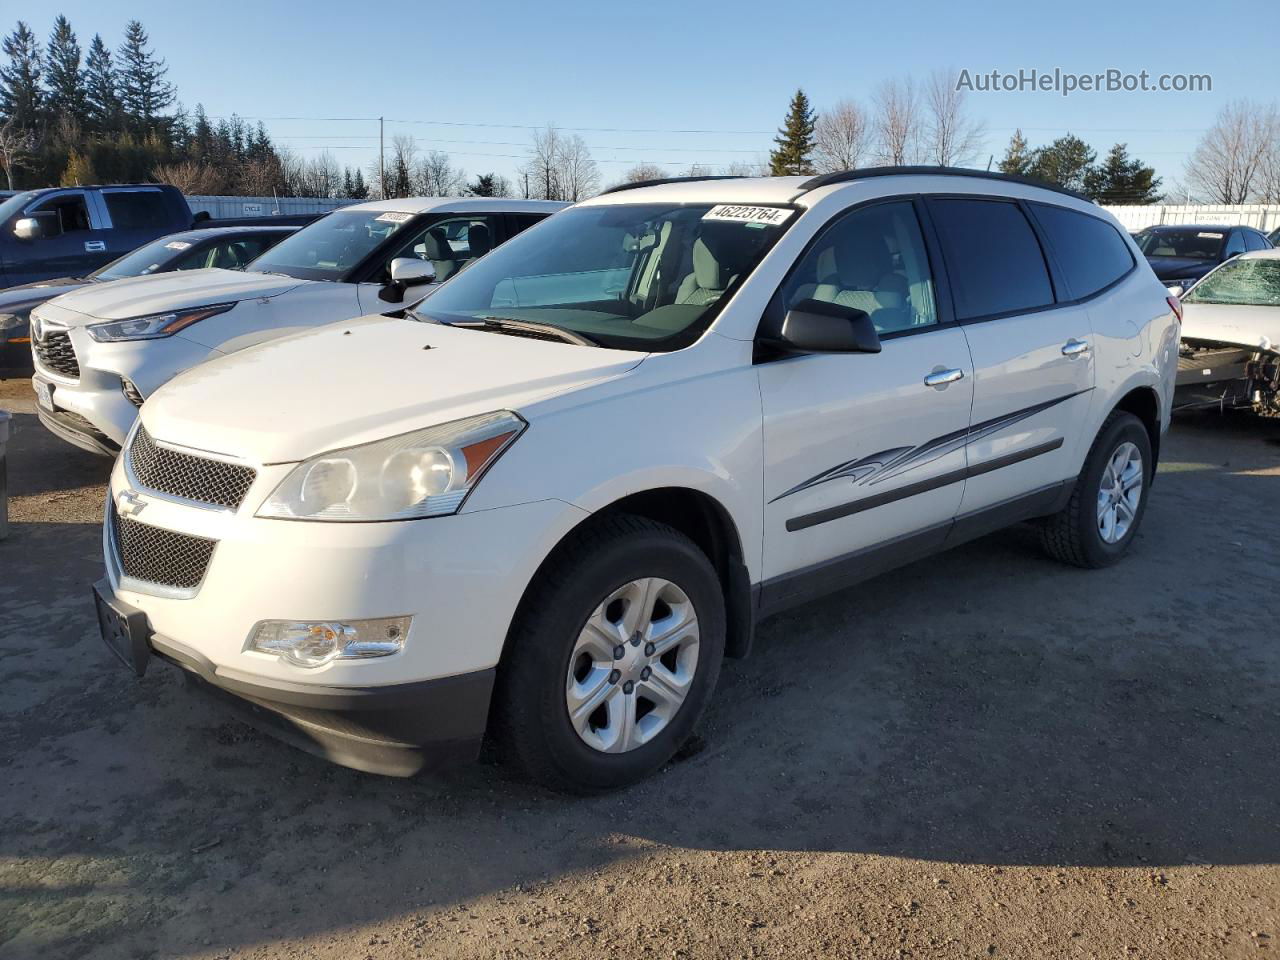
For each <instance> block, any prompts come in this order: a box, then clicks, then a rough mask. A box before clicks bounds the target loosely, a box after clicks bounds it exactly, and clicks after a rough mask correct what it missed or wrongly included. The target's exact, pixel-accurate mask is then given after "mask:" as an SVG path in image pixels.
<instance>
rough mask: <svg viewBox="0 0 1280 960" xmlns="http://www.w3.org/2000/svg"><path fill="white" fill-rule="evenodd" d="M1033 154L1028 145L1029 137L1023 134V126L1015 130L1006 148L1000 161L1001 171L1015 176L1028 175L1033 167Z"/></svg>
mask: <svg viewBox="0 0 1280 960" xmlns="http://www.w3.org/2000/svg"><path fill="white" fill-rule="evenodd" d="M1032 158H1033V154H1032V152H1031V149H1030V147H1028V146H1027V138H1026V137H1024V136H1023V135H1022V128H1021V127H1019V128H1018V129H1017V130H1015V131H1013V136H1012V137H1010V138H1009V146H1008V147H1007V148H1005V151H1004V159H1003V160H1001V161H1000V172H1001V173H1008V174H1012V175H1013V176H1017V177H1023V176H1026V174H1027V171H1028V170H1030V169H1031V161H1032Z"/></svg>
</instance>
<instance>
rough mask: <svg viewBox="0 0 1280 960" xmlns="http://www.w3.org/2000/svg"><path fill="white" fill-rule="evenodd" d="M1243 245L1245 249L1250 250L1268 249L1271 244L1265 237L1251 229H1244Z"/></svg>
mask: <svg viewBox="0 0 1280 960" xmlns="http://www.w3.org/2000/svg"><path fill="white" fill-rule="evenodd" d="M1244 245H1245V249H1247V250H1250V251H1252V250H1268V249H1270V248H1271V244H1269V243H1268V242H1267V238H1266V237H1264V236H1263V235H1262V234H1260V233H1257V232H1255V231H1253V230H1246V231H1245V232H1244Z"/></svg>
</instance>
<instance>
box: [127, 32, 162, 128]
mask: <svg viewBox="0 0 1280 960" xmlns="http://www.w3.org/2000/svg"><path fill="white" fill-rule="evenodd" d="M149 43H150V39H149V38H148V37H147V31H145V30H144V29H142V24H141V23H139V22H138V21H137V20H130V21H129V23H128V25H127V26H125V28H124V43H123V44H121V46H120V54H119V56H120V102H121V104H122V105H123V107H124V112H125V115H126V116H127V117H128V118H129V120H130V121H131V122H132V123H133V124H134V125H135V126H136V127H138V128H140V129H142V130H153V129H155V128H156V126H157V125H158V123H157V121H159V120H160V117H161V111H163V110H164V108H165V107H167V106H169V105H170V104H171V103H173V99H174V91H173V84H171V83H169V82H168V81H167V80H165V75H166V74H167V73H168V72H169V68H168V67H166V66H165V63H164V60H162V59H161V58H159V57H157V56H156V55H155V54H154V53H152V52H151V50H150V49H148V44H149Z"/></svg>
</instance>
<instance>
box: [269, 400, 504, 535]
mask: <svg viewBox="0 0 1280 960" xmlns="http://www.w3.org/2000/svg"><path fill="white" fill-rule="evenodd" d="M525 426H526V424H525V422H524V420H522V419H521V418H520V417H519V416H517V415H516V414H514V413H512V412H510V411H509V410H500V411H497V412H496V413H485V414H481V415H480V416H477V417H468V418H467V419H465V420H455V421H454V422H452V423H445V424H441V425H440V426H438V427H428V428H427V429H425V430H415V431H413V432H412V433H405V434H401V435H400V436H398V437H389V438H388V439H386V440H376V441H374V442H373V443H366V444H362V445H360V446H358V447H347V448H346V449H345V450H332V451H330V452H329V453H322V454H320V455H319V456H318V457H312V458H311V459H310V460H304V461H303V462H302V463H300V464H298V465H297V466H296V467H294V468H293V471H292V472H291V473H290V474H289V475H288V476H287V477H285V478H284V480H283V482H281V484H280V486H278V487H276V489H275V492H274V493H272V494H271V496H270V497H268V498H267V500H266V502H265V503H264V504H263V505H262V507H261V508H260V509H259V510H258V516H260V517H274V518H276V519H281V520H340V521H360V520H366V521H367V520H416V519H418V518H419V517H438V516H442V515H444V514H449V513H456V512H457V511H458V508H459V507H461V506H462V501H463V500H465V499H466V498H467V494H469V493H470V492H471V490H472V488H473V487H475V485H476V483H477V482H478V481H479V480H480V477H481V476H483V475H484V472H485V470H487V469H488V468H489V466H490V465H491V464H492V463H493V462H494V461H495V460H497V459H498V457H500V456H501V455H502V452H503V451H504V450H506V449H507V447H509V446H510V445H511V444H512V443H513V442H514V441H515V439H516V437H518V436H520V434H521V432H522V431H523V430H524V428H525Z"/></svg>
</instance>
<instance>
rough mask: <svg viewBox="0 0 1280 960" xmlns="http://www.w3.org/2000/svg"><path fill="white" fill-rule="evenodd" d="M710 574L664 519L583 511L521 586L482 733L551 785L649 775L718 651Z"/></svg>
mask: <svg viewBox="0 0 1280 960" xmlns="http://www.w3.org/2000/svg"><path fill="white" fill-rule="evenodd" d="M724 606H725V605H724V595H723V591H722V589H721V585H720V580H719V578H718V577H717V576H716V572H715V569H714V568H713V567H712V565H711V562H710V561H709V560H708V559H707V557H706V555H705V554H704V553H703V552H702V551H701V550H700V549H699V548H698V547H697V545H696V544H694V543H693V541H692V540H690V539H689V538H688V537H686V536H685V535H684V534H682V533H680V532H679V531H677V530H675V529H673V528H672V527H669V526H667V525H665V524H661V523H657V522H655V521H652V520H649V519H646V518H643V517H636V516H629V515H618V516H613V517H606V518H604V519H601V520H596V521H589V522H588V524H587V526H586V527H584V528H583V529H582V530H580V531H577V532H575V533H574V534H572V535H571V536H570V538H569V540H568V541H566V542H565V543H564V544H562V545H561V546H560V547H558V548H557V550H556V553H555V554H554V555H553V556H552V557H551V558H550V559H549V560H548V562H547V564H546V566H545V567H544V569H543V570H542V571H541V572H540V573H539V574H538V576H537V577H536V578H535V579H534V581H533V583H531V584H530V586H529V591H528V593H527V594H526V596H525V599H524V601H523V603H522V604H521V609H520V611H519V613H518V614H517V619H516V622H515V624H514V625H513V628H512V631H511V634H510V636H509V638H508V650H507V653H506V656H505V658H504V661H503V663H502V665H501V667H500V668H499V671H498V689H497V691H496V699H495V703H494V734H495V739H496V740H497V743H498V746H499V748H500V749H501V750H502V751H503V753H504V754H507V755H509V756H510V757H511V758H512V759H514V760H515V761H516V762H517V763H518V764H519V765H520V767H521V768H523V770H524V772H525V773H526V774H527V775H528V776H529V777H530V778H531V779H533V780H536V781H538V782H540V783H542V784H544V785H546V786H548V787H551V788H552V789H556V790H564V791H568V792H574V793H596V792H600V791H604V790H611V789H616V788H618V787H622V786H626V785H628V784H631V783H634V782H636V781H638V780H642V779H644V778H645V777H647V776H649V775H650V774H652V773H653V772H655V771H656V770H658V768H660V767H661V766H662V765H663V764H664V763H666V762H667V761H668V760H670V759H671V757H672V755H673V754H674V753H675V752H676V751H677V750H678V749H679V748H680V747H681V745H682V744H683V743H684V742H685V740H687V739H688V737H689V735H690V734H691V733H692V732H693V729H694V726H695V725H696V724H697V722H698V719H699V718H700V717H701V715H702V712H703V710H704V708H705V707H706V705H707V702H708V701H709V700H710V698H711V694H712V692H713V691H714V689H715V685H716V679H717V677H718V675H719V671H720V664H721V660H722V659H723V656H724V641H725V609H724Z"/></svg>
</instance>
